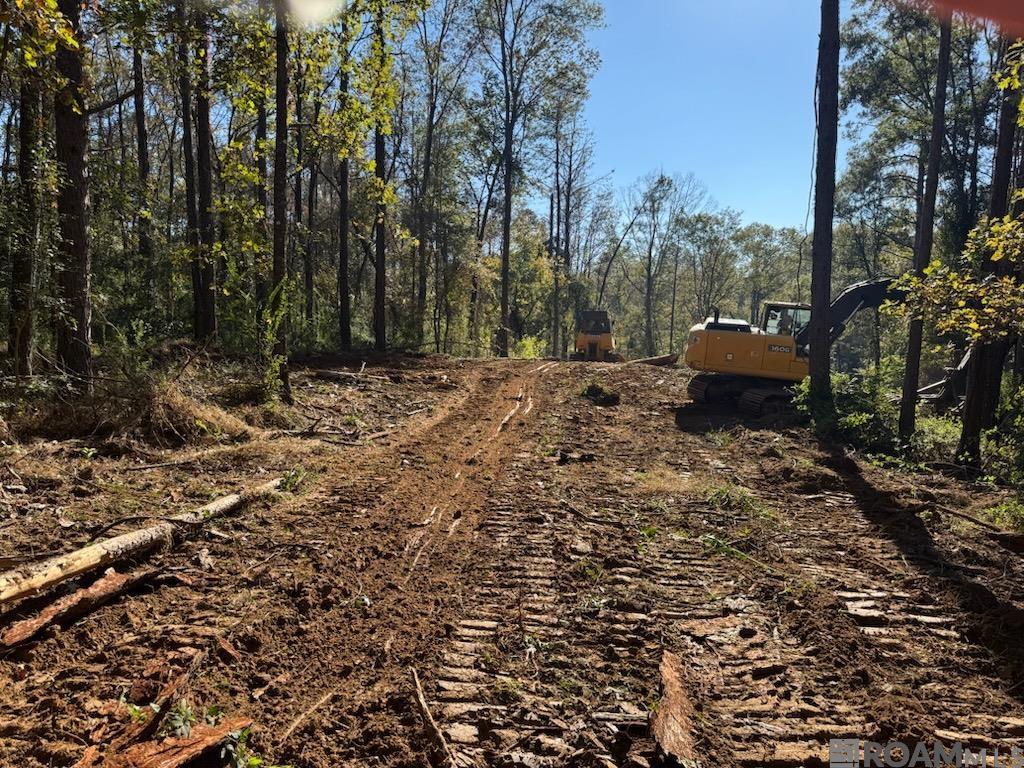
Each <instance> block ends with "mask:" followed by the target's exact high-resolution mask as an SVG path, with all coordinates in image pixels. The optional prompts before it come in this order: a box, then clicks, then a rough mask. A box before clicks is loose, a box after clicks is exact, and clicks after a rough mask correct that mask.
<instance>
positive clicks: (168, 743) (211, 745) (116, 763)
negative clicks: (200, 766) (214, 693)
mask: <svg viewBox="0 0 1024 768" xmlns="http://www.w3.org/2000/svg"><path fill="white" fill-rule="evenodd" d="M251 725H252V720H250V719H249V718H246V717H234V718H231V719H228V720H224V721H223V722H221V723H219V724H218V725H194V726H192V732H191V733H190V734H189V736H188V738H184V739H163V740H161V741H146V742H143V743H141V744H134V745H132V746H130V747H128V748H127V749H126V750H125V751H124V752H121V753H119V754H112V755H110V754H108V755H107V756H106V759H104V761H103V768H179V766H182V765H186V764H187V763H190V762H192V761H193V760H195V759H196V758H198V757H201V756H202V755H204V754H206V753H208V752H210V751H211V750H213V749H215V748H216V747H219V746H220V745H221V744H223V743H224V742H225V741H226V740H227V739H228V738H230V737H231V736H232V734H236V733H238V732H239V731H242V730H244V729H245V728H248V727H249V726H251Z"/></svg>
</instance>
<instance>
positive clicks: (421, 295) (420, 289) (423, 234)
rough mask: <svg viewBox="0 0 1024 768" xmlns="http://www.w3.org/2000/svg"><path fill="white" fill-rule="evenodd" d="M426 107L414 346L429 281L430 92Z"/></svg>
mask: <svg viewBox="0 0 1024 768" xmlns="http://www.w3.org/2000/svg"><path fill="white" fill-rule="evenodd" d="M429 99H430V103H429V105H428V106H427V125H426V128H425V131H426V135H425V137H424V142H423V174H422V178H421V179H420V188H419V195H418V200H417V202H416V230H417V232H416V237H417V240H418V241H419V242H418V244H417V246H416V250H417V259H416V270H417V278H418V279H417V286H416V328H415V329H414V332H415V339H416V344H417V346H419V345H422V343H423V320H424V317H425V315H426V311H427V278H428V277H429V271H430V270H429V262H428V261H427V214H428V207H429V204H428V199H427V198H428V197H429V195H430V181H431V177H432V174H433V171H434V132H435V130H436V126H435V123H436V122H437V99H436V96H435V95H434V93H433V88H431V93H430V94H429Z"/></svg>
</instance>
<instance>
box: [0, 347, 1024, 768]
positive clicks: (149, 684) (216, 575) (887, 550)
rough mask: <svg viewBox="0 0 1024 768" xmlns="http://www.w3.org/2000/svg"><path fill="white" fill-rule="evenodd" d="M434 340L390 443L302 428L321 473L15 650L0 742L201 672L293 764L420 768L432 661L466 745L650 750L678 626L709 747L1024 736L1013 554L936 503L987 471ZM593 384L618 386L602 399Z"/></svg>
mask: <svg viewBox="0 0 1024 768" xmlns="http://www.w3.org/2000/svg"><path fill="white" fill-rule="evenodd" d="M427 365H430V366H434V367H435V368H436V370H432V371H431V372H430V373H429V375H428V373H427V372H426V370H422V371H420V374H419V375H421V376H422V377H423V381H422V384H423V392H424V393H426V394H424V397H425V398H426V401H425V403H424V404H420V403H419V402H417V400H419V399H422V398H420V397H419V395H417V391H416V390H415V388H406V389H405V390H403V392H402V395H403V397H406V398H410V400H409V402H415V403H416V407H415V408H411V409H410V408H409V407H406V408H404V409H403V407H402V406H403V404H402V403H401V402H396V403H395V407H394V411H393V414H392V416H393V417H394V421H393V423H395V424H396V425H399V428H398V429H397V430H396V431H395V432H394V433H392V434H389V435H387V436H386V437H385V438H384V439H383V442H378V443H376V444H375V445H373V446H372V447H362V448H353V447H337V446H330V445H327V444H326V443H322V442H320V441H319V439H318V438H316V437H315V436H310V437H307V438H305V440H304V441H303V442H302V446H303V447H302V448H301V450H302V451H303V453H302V456H303V457H304V459H303V460H304V461H306V462H307V463H309V464H312V463H313V462H314V459H312V458H311V457H315V468H316V469H317V471H318V472H319V473H320V474H319V477H317V478H316V479H315V480H311V481H310V482H309V488H308V490H306V491H305V492H300V493H299V494H297V495H296V496H294V497H293V498H290V499H286V500H284V501H283V502H280V503H278V504H275V505H267V506H262V507H260V508H258V509H255V510H250V511H249V512H247V513H245V514H243V515H241V516H239V517H237V518H233V519H232V520H230V521H229V522H225V523H223V524H221V525H219V527H218V533H217V534H215V535H212V536H211V535H207V536H206V537H204V538H200V539H197V540H194V541H192V542H190V543H188V544H186V545H185V546H184V547H183V548H182V549H181V550H179V551H178V552H177V553H175V554H172V555H166V556H164V557H163V565H164V566H165V571H164V574H165V575H164V576H163V577H162V581H159V582H157V583H154V584H152V585H149V586H147V587H146V588H145V589H142V590H140V591H138V592H137V593H136V594H133V595H131V596H130V597H128V598H125V599H123V600H121V601H119V602H117V603H115V604H111V605H107V606H105V607H103V608H100V609H98V610H97V611H95V612H94V613H92V614H90V615H89V616H87V617H85V618H83V619H81V620H79V621H78V622H76V623H75V624H73V625H72V626H70V627H68V628H66V629H65V630H64V631H56V632H53V633H51V634H50V635H48V636H45V637H44V638H43V639H42V640H41V641H39V642H36V643H34V644H32V645H30V646H27V647H23V648H20V649H16V650H15V651H13V652H8V653H7V654H6V655H4V656H0V706H2V710H0V765H10V766H18V767H19V768H20V767H21V766H36V765H70V764H73V763H74V762H75V761H76V760H77V759H79V758H80V757H81V755H82V753H83V752H84V751H85V749H86V748H87V747H88V746H90V745H92V744H94V743H95V744H98V745H100V746H102V745H104V744H106V743H109V741H110V740H111V738H113V737H114V736H115V735H116V734H117V733H118V732H120V731H121V730H123V729H124V728H125V725H126V718H129V717H130V710H129V708H128V707H126V706H124V705H121V706H116V705H115V704H113V703H112V702H117V701H118V699H119V698H121V696H122V694H123V695H124V696H125V698H126V699H127V701H128V702H129V703H131V704H135V705H144V704H145V703H147V701H149V700H151V698H152V697H153V696H154V695H155V693H156V692H157V691H158V690H159V689H160V687H161V686H163V685H165V684H166V683H167V682H168V681H171V680H173V679H176V678H178V677H180V676H181V675H182V674H183V673H184V672H186V671H187V672H188V677H187V684H186V685H184V686H183V688H182V689H181V690H180V691H179V694H178V695H179V696H180V697H182V698H185V699H187V700H188V701H190V702H191V703H192V704H193V705H194V708H195V710H196V711H197V712H200V713H201V712H202V711H203V710H205V708H207V707H210V706H217V707H219V708H222V709H223V710H225V711H226V712H228V713H231V714H240V715H244V716H246V717H250V718H252V719H253V721H254V722H255V730H254V734H255V735H254V737H253V742H252V746H253V748H254V749H256V750H257V751H258V752H259V753H261V754H262V755H264V756H265V757H267V758H268V759H271V760H273V761H275V762H278V763H288V764H294V765H296V766H317V767H318V768H320V767H323V768H327V766H331V767H333V766H339V765H352V766H357V765H358V766H363V765H382V766H412V765H428V764H430V762H431V761H435V762H436V760H437V758H438V755H437V754H436V750H435V749H434V747H433V745H432V742H431V739H430V734H429V732H428V730H427V729H426V728H425V726H424V723H423V721H422V719H421V717H420V714H419V712H418V710H417V708H416V706H415V703H414V696H413V692H414V687H413V683H412V677H411V669H412V668H415V669H416V670H417V671H418V673H419V676H420V678H421V679H422V680H423V685H424V688H425V690H426V695H427V699H428V701H429V707H430V709H431V711H432V712H433V714H434V716H435V718H436V719H437V721H438V724H439V726H440V729H441V731H442V732H443V733H444V734H445V735H446V738H447V741H448V743H449V745H450V747H451V750H452V753H453V754H454V757H455V759H456V762H457V763H458V764H460V765H465V766H469V765H502V766H504V765H525V766H556V765H557V766H561V765H574V766H577V765H579V766H582V765H604V766H626V765H632V766H643V765H645V764H647V763H649V762H652V761H653V760H654V759H655V743H654V740H653V739H652V737H651V735H650V732H649V728H648V721H649V715H650V713H651V712H652V711H654V710H656V709H657V707H658V700H659V662H660V661H661V658H662V654H663V652H664V651H666V650H667V651H671V652H674V653H676V654H678V655H679V656H680V658H681V659H682V661H683V667H684V669H685V685H686V688H687V693H688V695H689V696H690V698H691V699H692V701H693V703H694V706H695V709H696V711H695V715H694V717H693V719H692V725H693V729H694V737H695V739H696V745H697V750H696V751H697V757H699V758H700V759H701V760H702V761H703V762H704V763H705V764H708V765H735V764H744V765H752V766H753V765H781V766H790V765H792V766H798V765H803V764H815V763H820V762H821V761H822V760H826V761H827V743H828V739H829V738H839V737H862V738H876V739H879V738H888V737H928V738H931V737H938V738H942V739H945V740H947V741H957V740H960V741H966V742H970V743H974V744H978V745H982V744H988V745H995V744H1001V745H1003V746H1010V745H1016V746H1020V747H1024V705H1022V701H1021V696H1022V695H1024V663H1022V661H1024V648H1021V646H1020V643H1019V642H1018V639H1019V637H1020V632H1021V628H1022V624H1021V613H1020V603H1021V600H1022V599H1024V591H1022V589H1021V587H1020V584H1021V583H1024V582H1022V581H1021V576H1022V568H1021V564H1020V559H1019V558H1018V557H1017V556H1014V555H1010V554H1008V553H1005V552H1004V551H1003V550H1001V549H998V548H995V547H994V545H992V544H991V543H989V542H988V541H987V540H985V539H983V538H981V537H980V535H979V534H978V532H977V531H975V530H972V529H971V528H970V526H967V525H966V524H965V525H960V524H959V523H956V522H955V521H953V520H952V519H951V518H946V517H943V516H942V515H941V513H940V512H936V511H935V510H936V509H938V507H935V504H938V505H939V506H940V507H941V506H946V507H951V508H957V509H966V508H972V507H980V506H984V505H985V493H983V492H982V490H981V489H977V488H971V487H968V486H966V485H964V484H962V483H957V482H954V481H948V480H945V479H943V478H919V479H915V480H913V481H907V480H899V479H898V478H897V477H896V476H895V475H889V474H888V473H885V472H883V471H882V470H878V469H875V468H872V467H868V466H865V465H863V464H862V463H860V462H858V461H856V460H854V459H851V458H849V457H847V456H845V455H844V454H843V453H842V452H841V451H837V450H829V449H827V448H825V447H819V446H817V445H815V444H813V443H811V442H810V441H809V439H808V437H807V435H806V433H805V432H804V431H802V430H800V429H797V428H787V427H785V426H784V425H779V424H763V425H757V424H746V425H744V424H742V423H740V422H738V421H737V420H735V419H733V418H732V417H731V416H730V415H729V414H725V413H721V412H718V413H715V412H708V411H706V410H702V409H700V408H697V407H694V406H686V407H684V408H683V410H682V411H681V412H680V416H679V418H678V423H679V425H680V426H679V427H677V426H676V409H677V407H679V406H680V405H682V404H684V402H685V382H686V374H685V373H683V372H682V371H676V370H662V369H652V368H646V367H643V366H587V365H585V364H547V363H540V362H532V363H525V362H524V363H509V364H501V363H486V364H448V363H441V362H438V361H429V362H424V363H423V366H424V367H425V366H427ZM441 377H450V378H443V379H442V378H441ZM438 381H445V382H449V381H450V382H452V388H444V389H442V390H440V391H439V390H438V389H437V388H436V387H435V386H434V384H436V382H438ZM595 381H596V382H600V383H601V384H602V385H603V386H604V387H606V388H607V389H608V390H611V391H614V392H616V393H618V394H619V395H620V396H621V404H620V405H618V406H616V407H598V406H596V405H594V404H593V403H591V402H590V401H589V400H586V399H583V398H581V397H580V394H579V393H580V391H581V390H582V389H583V388H584V386H585V385H587V384H588V383H592V382H595ZM332 386H335V387H337V388H339V390H341V391H343V390H344V389H345V387H344V386H343V385H332ZM382 386H383V385H382ZM384 389H385V390H386V386H385V387H384ZM439 392H440V393H439ZM427 394H429V397H428V396H427ZM411 398H416V399H415V400H414V399H411ZM317 402H318V404H319V405H318V407H321V408H323V409H325V413H327V415H328V416H331V415H332V414H331V408H332V405H331V403H330V401H329V399H328V400H318V401H317ZM424 408H425V410H421V409H424ZM403 410H404V411H406V412H409V411H410V410H411V411H415V412H416V413H415V414H414V415H411V416H406V417H401V413H402V411H403ZM333 415H335V416H336V415H337V414H333ZM293 439H294V440H295V441H299V440H300V439H301V438H293ZM290 444H291V443H290V442H288V443H287V445H290ZM311 444H314V445H315V450H311V449H310V447H309V446H310V445H311ZM280 445H286V443H281V444H280ZM249 450H250V451H252V452H253V453H259V452H261V451H266V450H267V449H266V448H265V447H260V448H250V449H249ZM298 450H299V449H295V451H296V452H297V451H298ZM296 455H298V454H297V453H293V454H292V455H288V450H286V449H281V450H279V451H278V452H277V453H276V454H275V453H274V451H273V450H270V451H269V452H268V453H266V454H261V456H262V460H261V461H260V464H261V465H262V466H263V468H264V469H266V470H268V471H269V470H271V469H277V468H281V469H283V468H287V467H291V466H294V463H295V456H296ZM204 469H205V467H204ZM212 471H213V473H214V474H215V473H216V470H215V468H214V469H213V470H212ZM925 507H929V513H930V517H929V519H928V521H927V522H925V521H924V519H923V518H922V516H921V515H919V514H916V513H918V512H921V510H923V509H924V508H925ZM26 525H27V524H26ZM25 531H29V532H31V529H30V528H28V527H26V528H25V529H24V531H23V530H22V529H21V528H15V529H13V533H14V535H13V537H12V540H13V541H15V542H19V541H21V542H23V541H27V540H28V538H29V537H28V535H27V534H25ZM4 554H7V553H6V552H0V555H4ZM0 621H2V619H0Z"/></svg>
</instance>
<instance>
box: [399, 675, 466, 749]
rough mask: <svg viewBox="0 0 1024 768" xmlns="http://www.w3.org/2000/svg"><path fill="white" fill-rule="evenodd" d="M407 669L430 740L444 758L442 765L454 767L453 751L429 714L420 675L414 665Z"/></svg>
mask: <svg viewBox="0 0 1024 768" xmlns="http://www.w3.org/2000/svg"><path fill="white" fill-rule="evenodd" d="M409 671H410V672H411V673H412V681H413V683H414V684H415V685H416V705H417V706H418V707H419V710H420V715H421V716H422V717H423V723H424V725H426V727H427V731H428V732H429V734H430V737H431V740H432V741H433V742H434V747H435V748H436V749H437V751H438V752H439V753H440V754H441V755H442V757H443V758H444V765H445V766H446V767H447V768H455V766H456V765H457V763H456V762H455V753H453V752H452V750H451V747H449V746H448V741H447V739H445V737H444V734H443V733H441V729H440V728H438V727H437V721H436V720H434V716H433V715H432V714H430V707H429V706H427V697H426V696H424V695H423V686H422V685H420V676H419V675H418V674H416V668H415V667H409Z"/></svg>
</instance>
